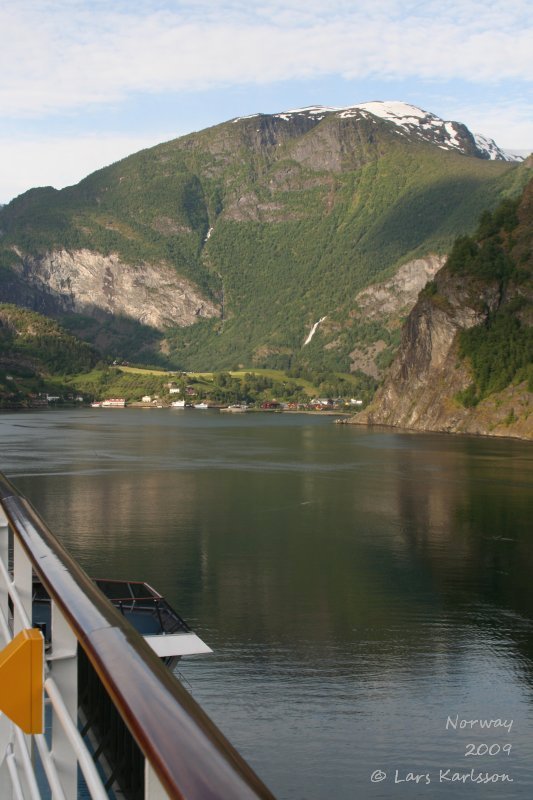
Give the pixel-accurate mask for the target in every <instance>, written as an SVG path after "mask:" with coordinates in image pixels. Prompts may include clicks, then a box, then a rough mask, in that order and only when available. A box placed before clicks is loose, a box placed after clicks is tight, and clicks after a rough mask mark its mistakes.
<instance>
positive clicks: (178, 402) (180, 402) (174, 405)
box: [170, 400, 185, 408]
mask: <svg viewBox="0 0 533 800" xmlns="http://www.w3.org/2000/svg"><path fill="white" fill-rule="evenodd" d="M170 408H185V400H174V402H173V403H171V404H170Z"/></svg>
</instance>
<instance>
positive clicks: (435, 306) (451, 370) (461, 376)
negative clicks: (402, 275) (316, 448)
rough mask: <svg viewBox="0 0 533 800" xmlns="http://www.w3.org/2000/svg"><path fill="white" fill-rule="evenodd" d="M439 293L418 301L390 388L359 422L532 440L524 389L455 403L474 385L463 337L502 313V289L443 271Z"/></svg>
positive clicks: (385, 387) (513, 388) (387, 383)
mask: <svg viewBox="0 0 533 800" xmlns="http://www.w3.org/2000/svg"><path fill="white" fill-rule="evenodd" d="M436 289H437V291H436V292H435V293H434V294H430V293H428V294H426V295H425V296H424V295H421V297H420V298H419V300H418V302H417V304H416V306H415V307H414V309H413V311H412V312H411V314H410V315H409V318H408V320H407V323H406V325H405V327H404V330H403V336H402V343H401V346H400V350H399V351H398V355H397V356H396V359H395V360H394V362H393V364H392V365H391V368H390V371H389V374H388V376H387V378H386V380H385V383H384V384H383V386H382V387H381V389H380V390H379V391H378V393H377V394H376V397H375V398H374V400H373V402H372V403H371V405H370V406H369V407H368V408H367V409H365V410H364V411H362V412H361V413H359V414H357V415H356V416H355V417H354V418H353V420H352V421H353V423H354V424H378V425H390V426H394V427H401V428H409V429H414V430H424V431H445V432H454V433H474V434H484V435H495V436H517V437H520V438H527V439H531V438H533V415H531V413H530V412H531V411H532V410H533V409H531V408H530V402H531V394H530V393H529V392H528V391H527V389H526V386H525V384H524V385H520V386H510V387H508V388H507V389H505V390H504V391H502V392H499V393H498V394H497V395H491V396H490V397H489V398H487V399H485V400H483V401H482V402H480V403H479V404H478V406H477V407H476V408H474V409H472V408H465V407H464V406H463V405H461V404H460V403H459V402H458V401H457V400H456V395H457V393H458V392H460V391H462V390H464V389H466V388H467V387H468V386H469V385H470V384H471V383H472V375H471V373H470V370H469V367H468V364H467V363H466V362H465V361H463V360H461V359H460V358H459V354H458V334H459V332H460V331H462V330H466V329H468V328H471V327H473V326H475V325H479V324H480V323H482V322H484V321H485V320H486V319H487V317H488V315H489V314H490V313H491V312H493V311H494V310H495V309H496V308H497V307H498V304H499V303H500V301H501V297H500V289H499V286H498V284H497V283H496V282H492V283H484V284H479V283H478V282H475V281H474V282H473V281H471V280H466V281H465V280H464V279H461V278H459V277H456V276H452V275H450V274H449V273H448V272H447V271H446V270H443V271H442V272H441V273H439V275H438V276H437V281H436Z"/></svg>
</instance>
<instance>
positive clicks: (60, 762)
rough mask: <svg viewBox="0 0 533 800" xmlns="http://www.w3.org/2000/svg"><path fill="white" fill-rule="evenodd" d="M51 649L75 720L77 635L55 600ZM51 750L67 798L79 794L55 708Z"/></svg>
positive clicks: (52, 662)
mask: <svg viewBox="0 0 533 800" xmlns="http://www.w3.org/2000/svg"><path fill="white" fill-rule="evenodd" d="M51 641H52V652H51V655H50V661H49V665H50V673H51V677H52V678H53V680H54V682H55V683H56V685H57V687H58V689H59V690H60V692H61V697H62V699H63V702H64V704H65V706H66V708H67V711H68V713H69V716H70V717H71V719H72V721H73V722H74V724H75V725H76V724H77V719H78V642H77V639H76V635H75V634H74V632H73V630H72V628H71V627H70V625H69V624H68V622H67V620H66V619H65V617H64V616H63V614H62V613H61V611H60V609H59V607H58V605H57V603H55V602H53V601H52V637H51ZM52 753H53V756H54V760H55V762H56V765H57V772H58V776H59V780H60V782H61V786H62V787H63V791H64V793H65V797H66V798H67V800H75V799H76V797H77V795H78V762H77V758H76V754H75V753H74V750H73V748H72V745H71V743H70V742H69V739H68V736H67V733H66V731H65V729H64V727H63V725H62V724H61V722H60V720H59V718H58V715H57V712H56V710H55V709H54V708H52Z"/></svg>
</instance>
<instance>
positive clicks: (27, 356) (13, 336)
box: [0, 304, 97, 407]
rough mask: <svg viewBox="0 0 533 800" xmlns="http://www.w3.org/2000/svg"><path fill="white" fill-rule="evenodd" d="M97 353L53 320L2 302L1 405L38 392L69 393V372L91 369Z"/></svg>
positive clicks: (22, 402) (25, 401)
mask: <svg viewBox="0 0 533 800" xmlns="http://www.w3.org/2000/svg"><path fill="white" fill-rule="evenodd" d="M96 361H97V354H96V353H95V351H94V350H93V349H92V347H90V345H88V344H87V343H86V342H80V341H79V340H78V339H76V338H75V337H73V336H70V334H68V333H67V332H66V331H65V330H63V329H62V328H61V327H60V326H59V325H58V324H57V322H55V321H54V320H51V319H48V318H47V317H43V316H42V315H40V314H36V313H34V312H32V311H28V310H27V309H23V308H19V307H17V306H13V305H8V304H0V407H3V406H13V405H15V406H17V405H26V404H28V403H30V402H31V399H32V398H36V397H37V396H38V395H39V394H43V393H44V394H46V393H50V394H54V395H55V394H57V393H58V392H61V393H62V394H65V393H69V392H70V391H71V389H69V387H68V386H67V376H69V375H73V374H75V373H80V372H88V371H89V370H91V369H92V368H93V367H94V365H95V363H96Z"/></svg>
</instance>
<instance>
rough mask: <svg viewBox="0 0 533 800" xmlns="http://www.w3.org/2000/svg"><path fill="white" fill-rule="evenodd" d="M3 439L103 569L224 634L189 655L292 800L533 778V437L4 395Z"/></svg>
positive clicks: (391, 794) (494, 786) (13, 460)
mask: <svg viewBox="0 0 533 800" xmlns="http://www.w3.org/2000/svg"><path fill="white" fill-rule="evenodd" d="M0 442H1V448H2V451H1V452H2V456H1V463H0V469H2V470H3V471H4V472H5V473H6V474H7V475H8V476H9V477H11V478H12V479H13V480H14V482H15V483H16V485H17V486H18V487H19V488H20V489H21V490H22V491H23V492H24V493H25V494H26V495H27V496H28V497H29V498H30V499H31V500H32V502H33V503H34V505H35V506H36V507H37V508H38V510H39V511H40V512H41V514H42V515H43V516H44V518H45V519H46V520H47V522H48V523H49V525H50V526H51V527H52V529H53V530H54V531H55V532H56V533H57V535H58V536H59V537H60V538H61V539H62V540H63V541H64V542H65V544H66V545H67V546H68V548H69V549H70V551H71V552H72V553H73V555H74V556H75V557H77V558H78V559H79V561H80V562H81V564H82V566H83V567H84V568H85V569H86V570H87V571H88V572H89V573H90V574H92V575H94V576H103V577H113V578H131V579H142V580H147V581H148V582H150V583H152V584H153V585H154V586H155V587H156V588H157V589H158V590H159V591H160V592H161V593H163V594H165V595H166V596H167V597H168V598H169V600H170V601H171V602H172V603H173V604H174V605H175V606H176V607H177V609H178V610H179V611H180V613H181V614H182V615H183V616H184V617H185V618H186V619H187V620H188V621H189V622H190V623H192V625H193V626H194V627H195V628H196V630H197V631H198V633H199V634H200V636H202V638H203V639H204V640H205V641H207V642H208V643H209V644H210V645H211V646H212V647H213V648H214V650H215V653H214V655H213V656H208V657H203V658H200V657H198V658H193V659H189V660H188V661H187V662H185V661H184V662H182V664H183V666H182V668H181V669H182V672H183V673H184V675H185V676H186V678H187V679H188V681H189V682H190V684H191V685H192V690H193V694H194V697H195V698H196V699H197V700H198V701H199V702H200V703H201V705H202V706H203V707H204V708H205V710H206V711H207V712H208V713H209V714H210V715H211V716H212V718H213V719H214V720H215V721H216V722H217V724H218V725H219V726H220V727H221V728H222V730H223V731H224V732H225V733H226V735H227V736H228V737H229V738H230V739H231V741H232V742H233V743H234V744H235V745H236V746H237V748H238V749H239V750H240V751H241V752H242V753H243V755H244V756H245V757H246V758H247V759H248V760H249V761H250V762H251V764H252V765H253V766H254V768H255V769H256V770H257V772H258V773H259V774H260V775H261V777H262V778H263V779H264V780H265V782H266V783H267V784H268V785H269V786H270V787H271V789H272V790H273V792H274V793H275V794H276V795H277V796H278V797H279V798H280V800H352V799H353V798H365V799H366V798H370V799H371V800H372V799H373V798H399V799H400V798H401V799H402V800H403V798H407V797H409V798H411V797H435V798H470V797H476V798H487V797H488V798H498V799H500V798H501V799H502V800H503V799H504V798H530V797H531V790H532V787H533V724H532V723H533V691H532V690H533V589H532V583H533V581H532V573H533V529H532V525H531V519H532V516H533V515H532V510H533V502H532V499H533V448H532V447H531V445H528V444H524V443H520V442H513V441H510V440H509V441H490V440H487V439H475V438H467V437H449V436H444V435H442V436H441V435H432V434H407V433H393V432H390V431H384V430H382V431H380V430H373V431H368V430H366V429H364V428H361V429H360V428H357V427H351V426H350V427H347V426H339V425H333V424H332V423H331V418H326V419H321V418H317V417H312V416H300V415H278V414H270V415H269V414H247V415H238V416H230V415H223V414H218V413H215V412H198V411H197V412H194V411H191V412H186V411H185V412H184V411H170V410H150V411H145V410H137V411H136V410H127V411H119V410H109V411H107V410H104V409H94V410H82V409H80V410H76V411H61V412H59V411H58V412H52V411H50V412H39V413H17V414H2V415H1V416H0ZM448 717H451V718H452V719H453V720H455V719H456V718H457V717H458V719H459V720H484V721H488V720H498V719H501V720H502V722H506V723H507V727H500V728H495V729H494V728H491V729H489V730H480V729H479V725H475V726H474V728H473V730H470V731H469V730H468V729H463V730H459V729H458V730H453V729H452V728H451V727H450V726H448V730H446V722H447V720H448ZM511 721H512V726H510V730H508V727H509V723H510V722H511ZM469 743H472V744H475V745H476V747H477V746H478V745H484V744H487V745H489V746H492V745H493V747H492V751H493V753H494V755H488V754H484V753H485V749H484V748H483V747H481V748H480V750H481V753H482V755H472V756H469V757H467V756H466V755H465V753H466V750H467V746H468V744H469ZM504 745H511V747H510V748H509V747H506V748H505V750H506V751H508V752H505V751H504V750H501V751H500V752H498V747H501V748H503V746H504ZM441 769H442V770H443V771H445V770H448V769H449V770H450V772H449V773H444V775H445V776H448V777H451V775H452V773H453V772H459V773H461V774H466V775H467V778H466V779H465V780H466V783H462V782H457V781H455V782H450V781H444V782H440V770H441ZM472 769H473V770H474V773H473V775H474V777H475V775H476V774H477V773H479V772H482V773H488V774H489V775H491V776H496V777H495V778H494V782H491V783H490V784H488V785H477V784H473V783H472V781H471V776H472V773H471V770H472ZM375 770H381V771H382V772H383V773H386V775H387V777H386V778H385V779H384V780H383V781H382V782H379V783H372V782H371V779H370V778H371V774H372V773H373V772H374V771H375ZM408 773H415V774H418V775H422V776H423V777H422V778H420V779H419V782H418V783H416V782H414V781H405V780H404V782H400V781H402V779H405V778H406V777H407V775H408ZM426 775H427V776H428V778H426V777H425V776H426ZM502 775H507V776H508V777H509V779H512V782H511V780H503V779H502V778H501V777H498V776H502ZM468 776H470V777H468ZM428 780H429V781H431V783H428V782H427V781H428ZM396 781H398V782H396Z"/></svg>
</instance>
